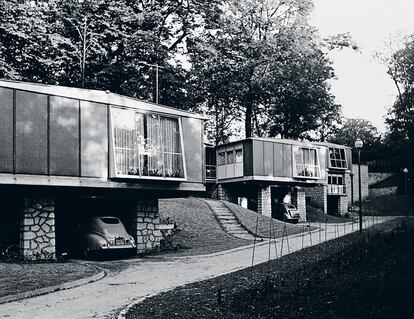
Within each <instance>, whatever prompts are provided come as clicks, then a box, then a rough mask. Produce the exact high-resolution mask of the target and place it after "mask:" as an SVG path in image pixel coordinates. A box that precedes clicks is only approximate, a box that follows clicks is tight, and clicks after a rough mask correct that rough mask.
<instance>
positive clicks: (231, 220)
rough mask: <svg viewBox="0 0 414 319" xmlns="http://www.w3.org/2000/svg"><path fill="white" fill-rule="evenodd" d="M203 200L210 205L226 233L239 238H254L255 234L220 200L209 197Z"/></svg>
mask: <svg viewBox="0 0 414 319" xmlns="http://www.w3.org/2000/svg"><path fill="white" fill-rule="evenodd" d="M204 201H205V202H206V203H207V205H208V206H209V207H210V209H211V210H212V212H213V213H214V215H215V216H216V218H217V220H218V222H219V224H220V226H221V228H222V229H223V230H224V231H225V232H226V233H228V234H229V235H231V236H234V237H237V238H241V239H246V240H254V239H255V236H254V235H253V234H252V233H250V232H248V231H247V229H246V228H244V227H243V225H241V224H240V223H239V221H238V220H237V219H236V217H235V216H234V215H233V213H232V212H231V211H230V210H229V209H228V208H227V206H226V205H224V204H223V203H222V202H221V201H218V200H210V199H205V200H204Z"/></svg>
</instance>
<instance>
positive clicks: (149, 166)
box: [111, 107, 185, 178]
mask: <svg viewBox="0 0 414 319" xmlns="http://www.w3.org/2000/svg"><path fill="white" fill-rule="evenodd" d="M111 125H112V134H113V141H114V166H115V176H117V177H124V176H125V177H129V176H135V177H161V178H167V177H168V178H185V174H184V159H183V152H182V145H181V135H180V123H179V120H178V118H173V117H167V116H163V115H158V114H143V113H139V112H137V111H135V110H130V109H120V108H115V107H112V108H111Z"/></svg>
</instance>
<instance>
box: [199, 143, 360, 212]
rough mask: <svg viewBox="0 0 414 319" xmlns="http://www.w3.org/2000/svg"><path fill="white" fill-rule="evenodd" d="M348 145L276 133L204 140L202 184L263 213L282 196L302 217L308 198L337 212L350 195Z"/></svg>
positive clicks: (343, 209)
mask: <svg viewBox="0 0 414 319" xmlns="http://www.w3.org/2000/svg"><path fill="white" fill-rule="evenodd" d="M351 151H352V150H351V149H350V148H349V147H346V146H343V145H337V144H332V143H311V142H302V141H296V140H287V139H276V138H274V139H263V138H249V139H245V140H241V141H236V142H232V143H227V144H224V145H219V146H217V147H216V148H213V147H212V146H206V186H207V189H208V190H209V191H210V195H212V196H213V197H215V198H218V199H223V200H229V201H232V202H234V203H239V204H242V205H245V206H247V208H249V209H252V210H255V211H257V212H258V213H260V214H264V215H267V216H271V215H272V207H273V205H274V204H275V203H278V202H283V201H284V202H286V201H288V202H290V203H292V204H294V205H295V206H297V207H298V209H299V212H300V215H301V219H302V220H306V204H307V203H308V204H310V205H313V206H316V207H318V208H320V209H322V210H323V212H324V213H325V214H331V215H337V216H339V215H343V214H345V213H346V212H347V211H348V206H349V205H350V204H351V200H352V199H351V198H352V189H353V185H352V171H351V168H352V156H351V155H352V154H351ZM214 162H216V165H217V166H216V167H214V166H213V163H214Z"/></svg>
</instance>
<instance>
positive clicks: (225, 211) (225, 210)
mask: <svg viewBox="0 0 414 319" xmlns="http://www.w3.org/2000/svg"><path fill="white" fill-rule="evenodd" d="M214 212H215V213H230V211H229V210H228V209H214Z"/></svg>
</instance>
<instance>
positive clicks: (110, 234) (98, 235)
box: [79, 216, 136, 258]
mask: <svg viewBox="0 0 414 319" xmlns="http://www.w3.org/2000/svg"><path fill="white" fill-rule="evenodd" d="M79 239H80V246H81V252H82V253H83V255H84V257H85V258H88V257H91V255H93V254H96V253H98V252H103V251H108V250H133V249H134V248H135V247H136V244H135V240H134V238H133V237H132V236H131V235H130V234H128V233H127V231H126V229H125V227H124V225H123V224H122V222H121V220H120V219H119V218H118V217H113V216H94V217H91V218H89V219H88V221H87V222H86V223H85V224H84V225H83V227H81V231H80V238H79Z"/></svg>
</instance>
